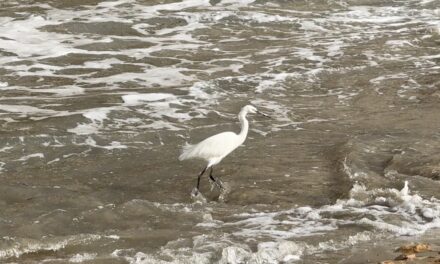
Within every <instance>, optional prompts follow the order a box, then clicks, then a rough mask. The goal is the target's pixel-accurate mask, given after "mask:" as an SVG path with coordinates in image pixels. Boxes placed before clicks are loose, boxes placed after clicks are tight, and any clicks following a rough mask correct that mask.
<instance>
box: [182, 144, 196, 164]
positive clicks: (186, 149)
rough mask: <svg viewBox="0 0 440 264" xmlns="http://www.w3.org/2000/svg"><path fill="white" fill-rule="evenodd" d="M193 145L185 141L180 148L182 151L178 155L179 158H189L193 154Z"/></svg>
mask: <svg viewBox="0 0 440 264" xmlns="http://www.w3.org/2000/svg"><path fill="white" fill-rule="evenodd" d="M193 150H194V145H191V144H188V143H186V145H185V146H183V148H182V153H181V154H180V156H179V160H186V159H190V158H192V156H193Z"/></svg>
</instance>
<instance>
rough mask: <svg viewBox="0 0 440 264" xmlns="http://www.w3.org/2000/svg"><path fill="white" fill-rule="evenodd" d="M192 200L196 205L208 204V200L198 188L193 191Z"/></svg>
mask: <svg viewBox="0 0 440 264" xmlns="http://www.w3.org/2000/svg"><path fill="white" fill-rule="evenodd" d="M191 199H192V200H193V201H194V202H196V203H206V198H205V197H204V196H203V194H202V193H201V192H200V191H199V189H198V188H194V189H193V190H192V191H191Z"/></svg>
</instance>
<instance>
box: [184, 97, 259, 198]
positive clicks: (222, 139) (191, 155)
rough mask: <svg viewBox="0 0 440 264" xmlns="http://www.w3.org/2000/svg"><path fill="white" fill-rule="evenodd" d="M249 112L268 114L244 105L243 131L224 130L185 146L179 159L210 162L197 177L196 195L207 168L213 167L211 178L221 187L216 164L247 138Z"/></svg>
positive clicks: (242, 116) (241, 118)
mask: <svg viewBox="0 0 440 264" xmlns="http://www.w3.org/2000/svg"><path fill="white" fill-rule="evenodd" d="M248 113H259V114H261V115H263V116H265V117H268V115H266V114H263V113H261V112H259V111H258V110H257V108H255V107H254V106H252V105H246V106H244V107H243V108H242V109H241V111H240V113H239V114H238V120H239V121H240V125H241V131H240V133H238V134H236V133H234V132H230V131H228V132H223V133H219V134H216V135H214V136H211V137H209V138H207V139H205V140H203V141H201V142H200V143H198V144H195V145H190V144H187V145H186V146H184V147H183V150H182V154H181V155H180V156H179V160H186V159H203V160H206V161H207V162H208V164H207V165H206V167H204V169H203V170H202V172H200V174H199V175H198V177H197V186H196V190H195V192H194V194H195V195H197V194H198V192H199V185H200V178H201V177H202V175H203V174H204V173H205V171H206V170H207V169H211V171H210V172H209V178H210V179H211V180H212V181H213V182H214V183H215V184H216V185H217V186H218V187H220V188H221V189H223V186H222V184H221V183H220V181H219V180H218V179H216V178H215V177H214V176H213V175H212V171H213V167H214V165H217V164H218V163H219V162H220V161H221V160H222V159H223V158H224V157H226V156H227V155H228V154H229V153H231V152H232V151H233V150H235V149H236V148H237V147H238V146H240V145H241V144H243V142H244V141H245V139H246V136H247V134H248V130H249V123H248V121H247V119H246V115H247V114H248Z"/></svg>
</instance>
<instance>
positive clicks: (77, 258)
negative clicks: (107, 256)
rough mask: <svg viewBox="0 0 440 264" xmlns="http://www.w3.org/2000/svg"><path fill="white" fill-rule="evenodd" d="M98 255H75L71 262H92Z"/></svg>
mask: <svg viewBox="0 0 440 264" xmlns="http://www.w3.org/2000/svg"><path fill="white" fill-rule="evenodd" d="M97 255H98V254H96V253H82V254H79V253H78V254H75V255H73V256H72V257H71V258H70V259H69V261H70V262H73V263H82V262H85V261H90V260H93V259H95V258H96V256H97Z"/></svg>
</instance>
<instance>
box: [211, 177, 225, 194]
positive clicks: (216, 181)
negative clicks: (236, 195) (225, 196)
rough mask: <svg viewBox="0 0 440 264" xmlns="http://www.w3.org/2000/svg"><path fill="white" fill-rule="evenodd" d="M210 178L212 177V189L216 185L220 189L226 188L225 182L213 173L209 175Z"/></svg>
mask: <svg viewBox="0 0 440 264" xmlns="http://www.w3.org/2000/svg"><path fill="white" fill-rule="evenodd" d="M209 179H210V181H209V182H210V183H211V191H213V190H214V188H215V187H216V186H217V188H219V189H220V190H224V189H225V188H224V187H223V182H222V181H221V180H220V179H219V178H216V177H214V176H212V175H209Z"/></svg>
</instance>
